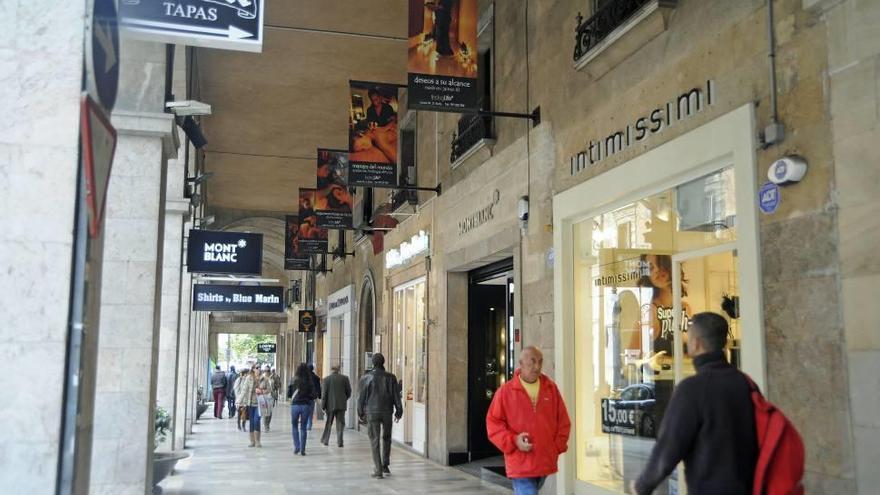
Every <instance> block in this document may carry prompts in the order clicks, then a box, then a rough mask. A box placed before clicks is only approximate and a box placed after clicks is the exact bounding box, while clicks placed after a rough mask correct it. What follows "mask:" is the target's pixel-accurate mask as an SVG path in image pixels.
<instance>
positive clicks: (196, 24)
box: [119, 0, 264, 52]
mask: <svg viewBox="0 0 880 495" xmlns="http://www.w3.org/2000/svg"><path fill="white" fill-rule="evenodd" d="M263 2H264V0H170V1H162V2H160V1H156V0H120V2H119V17H120V25H121V26H122V29H123V32H124V33H125V34H126V35H127V36H131V37H133V38H138V39H144V40H148V41H159V42H162V43H183V44H186V45H192V46H203V47H206V48H222V49H226V50H242V51H247V52H260V51H262V50H263Z"/></svg>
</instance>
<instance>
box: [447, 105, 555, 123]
mask: <svg viewBox="0 0 880 495" xmlns="http://www.w3.org/2000/svg"><path fill="white" fill-rule="evenodd" d="M463 113H470V114H474V113H476V114H477V115H480V116H483V117H511V118H515V119H529V120H531V121H532V127H537V126H538V124H540V123H541V107H539V106H538V107H535V109H534V110H532V113H516V112H490V111H488V110H477V111H476V112H463Z"/></svg>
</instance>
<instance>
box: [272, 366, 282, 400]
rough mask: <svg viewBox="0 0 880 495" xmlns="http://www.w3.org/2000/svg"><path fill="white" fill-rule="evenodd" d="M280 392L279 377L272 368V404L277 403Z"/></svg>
mask: <svg viewBox="0 0 880 495" xmlns="http://www.w3.org/2000/svg"><path fill="white" fill-rule="evenodd" d="M280 392H281V377H280V376H278V373H276V372H275V368H272V405H273V406H276V405H278V395H279V393H280Z"/></svg>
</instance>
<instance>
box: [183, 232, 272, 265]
mask: <svg viewBox="0 0 880 495" xmlns="http://www.w3.org/2000/svg"><path fill="white" fill-rule="evenodd" d="M186 268H187V270H188V271H189V272H190V273H235V274H242V275H260V273H262V268H263V234H252V233H249V232H214V231H210V230H190V231H189V241H188V242H187V248H186Z"/></svg>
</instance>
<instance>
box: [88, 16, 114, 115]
mask: <svg viewBox="0 0 880 495" xmlns="http://www.w3.org/2000/svg"><path fill="white" fill-rule="evenodd" d="M89 45H90V48H91V73H92V80H93V81H94V86H95V93H97V95H96V96H97V99H98V101H99V102H101V106H103V107H104V109H105V110H107V112H108V113H109V112H110V111H112V110H113V105H115V104H116V93H117V89H118V87H119V25H118V23H117V17H116V2H115V0H95V8H94V11H93V12H92V39H91V41H90V43H89Z"/></svg>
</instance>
